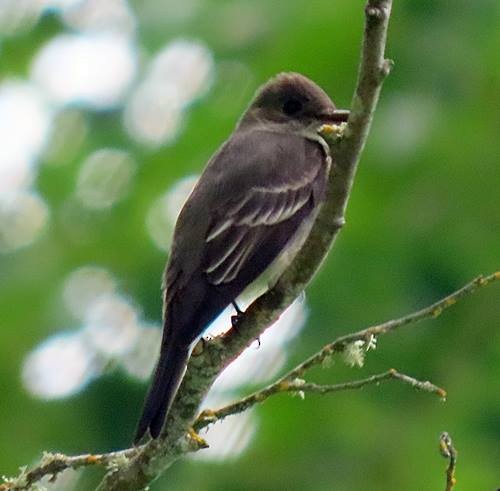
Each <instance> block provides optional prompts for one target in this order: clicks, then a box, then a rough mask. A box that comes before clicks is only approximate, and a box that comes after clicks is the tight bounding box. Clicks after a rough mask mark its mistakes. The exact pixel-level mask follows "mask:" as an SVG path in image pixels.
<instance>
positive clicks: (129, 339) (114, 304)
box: [83, 293, 141, 358]
mask: <svg viewBox="0 0 500 491" xmlns="http://www.w3.org/2000/svg"><path fill="white" fill-rule="evenodd" d="M83 333H84V334H85V335H86V336H87V339H88V342H89V344H91V345H92V346H93V347H94V348H95V350H96V351H98V352H99V353H100V354H102V355H103V356H104V357H105V358H111V357H116V356H118V355H124V354H126V353H128V352H129V351H130V350H132V348H133V347H134V345H135V343H136V341H137V339H138V337H139V336H140V334H141V333H140V329H139V326H138V316H137V312H136V310H135V308H134V307H133V306H132V305H131V304H130V302H129V301H128V300H127V299H125V298H124V297H122V296H120V295H118V294H116V293H114V294H104V295H101V296H99V297H98V298H96V299H95V301H94V302H92V303H91V304H90V305H89V308H88V310H87V313H86V316H85V321H84V327H83Z"/></svg>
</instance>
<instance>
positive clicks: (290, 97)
mask: <svg viewBox="0 0 500 491" xmlns="http://www.w3.org/2000/svg"><path fill="white" fill-rule="evenodd" d="M348 116H349V112H348V111H344V110H339V109H337V108H336V107H335V104H334V103H333V102H332V101H331V99H330V98H329V97H328V95H327V94H326V92H325V91H324V90H323V89H322V88H321V87H319V86H318V85H316V84H315V83H314V82H313V81H312V80H309V79H308V78H307V77H304V75H301V74H299V73H280V74H279V75H277V76H275V77H273V78H272V79H271V80H269V81H268V82H267V83H266V84H264V85H263V86H262V87H261V88H260V89H259V90H258V91H257V94H256V95H255V97H254V99H253V101H252V103H251V104H250V106H249V107H248V109H247V110H246V112H245V114H244V115H243V117H242V119H241V121H240V127H245V126H247V125H251V124H256V123H264V124H265V123H272V124H277V125H281V124H283V125H284V126H286V127H287V129H290V130H300V129H302V128H309V127H315V126H316V127H317V128H319V127H320V126H322V125H324V124H339V123H342V122H346V121H347V118H348Z"/></svg>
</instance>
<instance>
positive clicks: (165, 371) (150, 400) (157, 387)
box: [134, 339, 189, 444]
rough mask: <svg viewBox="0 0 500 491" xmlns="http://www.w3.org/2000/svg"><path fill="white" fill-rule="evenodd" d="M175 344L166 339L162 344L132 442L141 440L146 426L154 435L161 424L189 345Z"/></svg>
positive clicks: (178, 382)
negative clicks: (166, 341)
mask: <svg viewBox="0 0 500 491" xmlns="http://www.w3.org/2000/svg"><path fill="white" fill-rule="evenodd" d="M169 341H173V339H172V340H169ZM177 344H178V343H175V342H168V343H164V344H163V346H162V353H161V355H160V359H159V361H158V365H157V366H156V370H155V374H154V377H153V381H152V382H151V386H150V389H149V392H148V395H147V397H146V401H145V403H144V409H143V410H142V415H141V419H140V420H139V424H138V425H137V430H136V433H135V438H134V444H137V443H138V442H139V441H140V440H141V438H142V437H143V436H144V434H145V433H146V431H147V430H148V429H149V432H150V434H151V436H152V437H153V438H156V437H157V436H158V435H159V434H160V432H161V429H162V428H163V423H164V421H165V418H166V416H167V414H168V412H169V410H170V407H171V406H172V403H173V401H174V398H175V395H176V394H177V390H178V389H179V385H180V384H181V381H182V378H183V377H184V372H185V371H186V365H187V362H188V359H189V347H184V346H178V345H177ZM163 350H165V352H163Z"/></svg>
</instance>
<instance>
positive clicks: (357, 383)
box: [193, 368, 446, 431]
mask: <svg viewBox="0 0 500 491" xmlns="http://www.w3.org/2000/svg"><path fill="white" fill-rule="evenodd" d="M388 380H398V381H400V382H403V383H404V384H408V385H411V386H412V387H414V388H415V389H417V390H423V391H425V392H430V393H433V394H436V395H437V396H439V397H440V398H441V399H443V398H445V397H446V391H445V390H444V389H442V388H440V387H438V386H436V385H434V384H432V383H430V382H428V381H425V382H423V381H421V380H417V379H416V378H413V377H410V376H409V375H405V374H404V373H401V372H398V371H397V370H395V369H393V368H391V369H390V370H387V371H386V372H383V373H379V374H376V375H371V376H370V377H366V378H363V379H360V380H353V381H349V382H344V383H340V384H333V385H319V384H313V383H306V382H304V381H303V380H302V379H295V380H293V381H291V382H286V381H282V382H275V383H274V384H271V385H269V386H267V387H266V388H264V389H262V390H259V391H257V392H254V393H253V394H251V395H249V396H248V397H245V398H244V399H241V400H240V401H237V402H235V403H233V404H228V405H227V406H224V407H222V408H220V409H217V410H216V411H211V410H205V411H203V412H202V413H201V414H200V415H199V416H198V419H197V420H196V421H195V423H194V425H193V428H194V430H195V431H199V430H201V429H202V428H204V427H206V426H208V425H209V424H212V423H215V422H217V421H220V420H222V419H224V418H226V417H227V416H230V415H233V414H238V413H241V412H243V411H245V410H247V409H248V408H250V407H251V406H253V405H255V404H261V403H263V402H264V401H265V400H266V399H268V398H269V397H271V396H272V395H275V394H280V393H283V392H293V393H296V394H299V395H300V396H301V397H302V396H303V395H304V394H305V393H313V394H331V393H334V392H341V391H345V390H354V389H361V388H363V387H365V386H367V385H378V384H379V383H380V382H386V381H388Z"/></svg>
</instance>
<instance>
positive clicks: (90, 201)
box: [76, 148, 136, 210]
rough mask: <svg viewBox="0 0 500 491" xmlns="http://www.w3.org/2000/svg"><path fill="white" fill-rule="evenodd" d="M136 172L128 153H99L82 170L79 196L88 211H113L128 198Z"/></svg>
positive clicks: (102, 150) (110, 149) (120, 151)
mask: <svg viewBox="0 0 500 491" xmlns="http://www.w3.org/2000/svg"><path fill="white" fill-rule="evenodd" d="M135 169H136V165H135V162H134V160H133V159H132V157H131V156H130V154H129V153H128V152H125V151H123V150H119V149H114V148H103V149H100V150H97V151H95V152H94V153H92V154H91V155H89V156H88V157H87V159H86V160H85V161H84V162H83V164H82V166H81V167H80V171H79V173H78V178H77V184H76V197H77V198H78V199H79V200H80V202H81V203H82V204H83V205H84V206H85V207H86V208H89V209H94V210H99V209H103V208H109V207H111V206H112V205H114V204H115V203H117V202H118V201H120V200H122V199H123V198H124V197H125V196H126V194H127V192H128V191H129V189H130V186H131V183H132V178H133V176H134V174H135Z"/></svg>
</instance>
